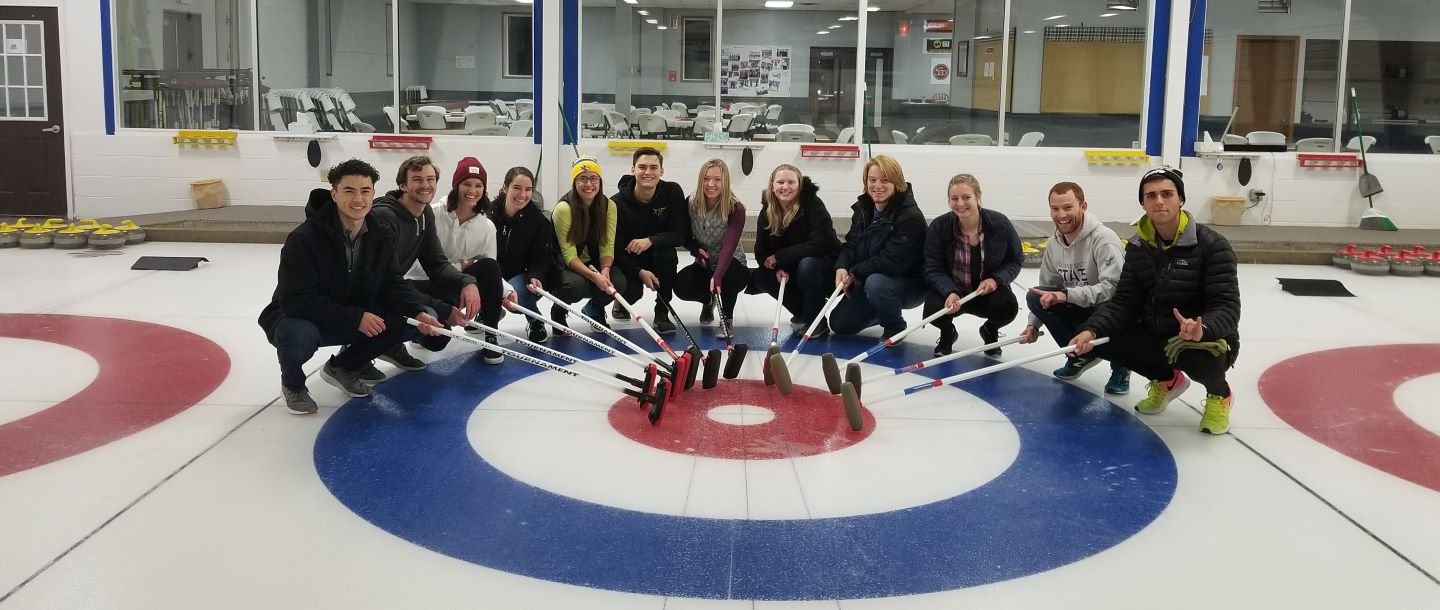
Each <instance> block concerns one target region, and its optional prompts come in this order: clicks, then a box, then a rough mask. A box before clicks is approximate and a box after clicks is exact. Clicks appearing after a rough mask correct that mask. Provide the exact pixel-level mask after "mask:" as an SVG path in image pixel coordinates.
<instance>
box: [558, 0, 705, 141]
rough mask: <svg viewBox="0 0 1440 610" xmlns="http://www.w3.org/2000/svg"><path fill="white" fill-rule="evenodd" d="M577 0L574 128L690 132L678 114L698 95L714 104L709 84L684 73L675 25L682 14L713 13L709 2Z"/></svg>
mask: <svg viewBox="0 0 1440 610" xmlns="http://www.w3.org/2000/svg"><path fill="white" fill-rule="evenodd" d="M581 4H582V5H583V10H582V12H581V17H580V43H581V49H582V50H581V52H580V101H581V105H580V109H579V111H578V112H577V113H576V115H577V117H578V125H575V126H574V127H575V128H576V129H577V130H578V135H579V136H580V137H591V138H607V137H608V138H630V137H645V138H651V139H653V138H660V137H670V136H677V137H683V136H687V135H689V134H690V133H692V130H693V122H689V123H687V122H686V121H687V119H686V118H683V117H688V116H690V110H691V109H693V108H694V107H695V106H696V105H697V104H698V103H705V102H703V100H704V99H709V100H711V101H710V102H709V103H711V104H713V103H714V99H715V91H714V86H713V85H710V84H708V83H705V82H687V81H686V79H685V78H682V77H683V71H684V70H685V69H686V67H685V64H686V63H687V62H686V58H685V55H686V51H685V49H683V47H684V41H683V40H682V38H684V36H682V32H681V31H680V30H681V28H680V27H679V26H680V23H681V19H684V18H686V17H689V18H697V19H700V18H706V17H714V15H715V9H714V7H711V8H709V9H704V8H692V9H685V8H681V7H682V6H683V5H684V4H685V2H684V1H683V0H660V1H659V2H648V1H647V2H645V4H644V5H643V6H642V5H639V4H630V3H628V2H611V1H609V0H583V1H582V2H581ZM672 23H673V24H674V26H675V27H673V28H672V27H671V24H672ZM677 104H678V105H677ZM660 110H664V111H666V112H665V114H663V115H662V114H657V112H658V111H660ZM646 114H650V115H654V116H651V117H648V118H647V117H643V116H642V115H646ZM665 115H672V116H665Z"/></svg>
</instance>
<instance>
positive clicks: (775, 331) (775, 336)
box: [770, 276, 790, 345]
mask: <svg viewBox="0 0 1440 610" xmlns="http://www.w3.org/2000/svg"><path fill="white" fill-rule="evenodd" d="M789 281H790V278H789V277H788V276H787V277H786V278H785V279H783V280H780V294H779V296H777V297H775V322H774V323H772V324H770V345H775V344H777V343H778V342H779V339H780V310H781V309H783V308H784V307H785V284H787V283H789Z"/></svg>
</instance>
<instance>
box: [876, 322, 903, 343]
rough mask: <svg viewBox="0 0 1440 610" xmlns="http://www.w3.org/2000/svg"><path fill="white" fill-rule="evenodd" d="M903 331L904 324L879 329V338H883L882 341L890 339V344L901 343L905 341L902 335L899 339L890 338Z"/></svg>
mask: <svg viewBox="0 0 1440 610" xmlns="http://www.w3.org/2000/svg"><path fill="white" fill-rule="evenodd" d="M903 332H905V327H904V326H896V327H895V328H885V329H883V330H881V333H880V338H881V340H884V341H891V343H890V345H900V344H901V343H904V342H905V338H904V337H901V338H900V339H899V340H895V339H892V338H891V337H894V336H896V335H899V334H900V333H903Z"/></svg>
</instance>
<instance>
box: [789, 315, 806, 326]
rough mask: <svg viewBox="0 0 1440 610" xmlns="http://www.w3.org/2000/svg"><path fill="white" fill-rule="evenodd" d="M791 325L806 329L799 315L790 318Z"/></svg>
mask: <svg viewBox="0 0 1440 610" xmlns="http://www.w3.org/2000/svg"><path fill="white" fill-rule="evenodd" d="M790 325H791V326H794V327H796V328H804V327H805V321H804V320H801V319H800V316H799V315H794V316H790Z"/></svg>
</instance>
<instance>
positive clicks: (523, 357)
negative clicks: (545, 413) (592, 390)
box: [405, 318, 631, 391]
mask: <svg viewBox="0 0 1440 610" xmlns="http://www.w3.org/2000/svg"><path fill="white" fill-rule="evenodd" d="M405 321H406V322H409V323H410V325H411V326H414V327H416V328H419V327H420V325H421V324H423V322H421V321H419V320H416V319H415V318H405ZM432 328H435V329H436V330H437V331H439V332H440V334H442V335H445V336H447V337H450V338H451V339H456V340H459V341H464V342H465V343H469V344H472V345H477V346H480V347H481V348H483V349H488V350H492V351H497V352H500V353H502V354H505V355H506V356H509V357H511V358H514V359H516V360H519V361H521V362H528V363H530V364H533V365H535V366H538V367H540V368H542V369H547V370H551V371H555V372H557V373H563V374H566V375H569V376H571V377H579V378H581V379H588V380H590V381H594V382H596V383H600V384H604V385H608V386H610V387H613V388H616V389H618V390H621V391H625V390H629V389H631V388H630V385H629V384H627V383H625V382H623V381H620V380H619V379H615V378H613V377H596V376H593V375H589V374H586V373H581V372H580V371H575V370H571V369H567V368H565V367H563V366H560V365H558V364H555V363H554V362H550V361H547V360H541V359H539V358H536V357H534V356H531V355H529V354H522V353H520V352H517V351H515V350H513V349H510V348H508V347H501V346H499V345H495V344H494V343H490V342H489V341H481V340H480V339H476V338H475V337H472V336H470V335H468V334H465V333H457V332H455V331H453V330H450V329H448V328H445V327H441V326H435V327H432Z"/></svg>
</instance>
